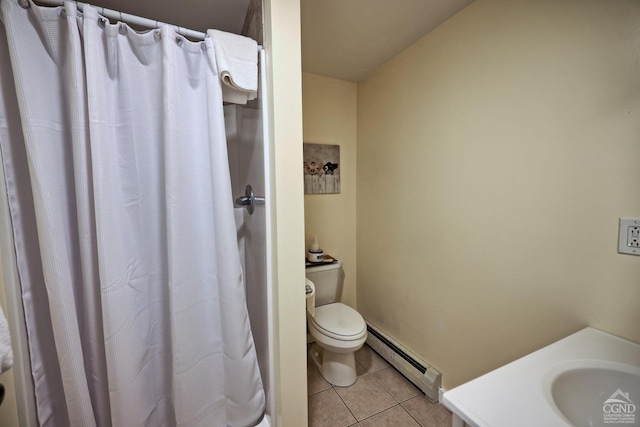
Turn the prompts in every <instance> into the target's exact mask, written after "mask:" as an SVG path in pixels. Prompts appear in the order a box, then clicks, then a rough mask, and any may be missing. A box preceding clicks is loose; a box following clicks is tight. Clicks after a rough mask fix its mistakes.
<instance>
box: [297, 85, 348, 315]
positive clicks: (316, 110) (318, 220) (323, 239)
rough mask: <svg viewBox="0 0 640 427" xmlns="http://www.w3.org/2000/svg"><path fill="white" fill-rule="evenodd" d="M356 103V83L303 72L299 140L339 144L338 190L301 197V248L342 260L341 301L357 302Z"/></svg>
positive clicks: (346, 302)
mask: <svg viewBox="0 0 640 427" xmlns="http://www.w3.org/2000/svg"><path fill="white" fill-rule="evenodd" d="M356 104H357V85H356V84H355V83H350V82H345V81H342V80H335V79H330V78H327V77H322V76H318V75H315V74H308V73H303V75H302V111H303V129H304V141H305V142H309V143H314V144H332V145H339V146H340V164H339V169H340V194H311V195H305V196H304V220H305V221H304V222H305V235H306V247H307V248H309V246H310V245H311V243H312V242H313V236H318V241H319V243H320V247H321V248H322V249H323V250H324V251H325V253H327V254H330V255H332V256H334V257H336V258H338V259H339V260H341V261H342V262H343V269H344V272H345V282H344V289H343V292H342V301H343V302H344V303H345V304H348V305H350V306H352V307H355V304H356V111H357V108H356Z"/></svg>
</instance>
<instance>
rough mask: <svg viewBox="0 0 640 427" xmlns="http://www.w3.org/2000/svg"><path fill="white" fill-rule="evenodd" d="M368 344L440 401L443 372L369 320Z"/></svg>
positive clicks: (428, 394)
mask: <svg viewBox="0 0 640 427" xmlns="http://www.w3.org/2000/svg"><path fill="white" fill-rule="evenodd" d="M367 332H368V337H367V344H368V345H369V347H371V348H372V349H373V350H375V352H376V353H378V354H379V355H380V356H381V357H382V358H383V359H385V360H386V361H387V362H388V363H389V364H390V365H391V366H393V367H394V368H396V369H397V370H398V372H400V373H401V374H402V375H404V376H405V377H406V378H407V379H408V380H409V381H411V382H412V383H413V384H414V385H415V386H416V387H418V388H419V389H420V390H422V392H423V393H424V394H425V395H426V396H427V397H428V398H429V399H430V400H431V401H432V402H437V401H438V390H439V389H440V385H441V383H442V374H440V372H438V371H437V370H436V369H434V368H433V367H432V366H429V365H428V364H426V363H424V362H423V361H422V360H420V359H418V358H417V357H416V356H415V355H413V354H411V353H410V352H409V351H408V350H407V349H405V348H404V347H402V345H400V344H398V343H397V342H395V341H393V340H392V339H391V338H389V337H388V336H386V335H384V334H383V333H382V332H381V331H380V329H378V328H376V327H375V326H373V325H372V324H371V323H369V322H367Z"/></svg>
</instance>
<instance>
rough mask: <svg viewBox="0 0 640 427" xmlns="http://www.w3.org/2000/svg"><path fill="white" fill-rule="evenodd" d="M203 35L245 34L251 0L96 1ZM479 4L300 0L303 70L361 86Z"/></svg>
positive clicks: (450, 0)
mask: <svg viewBox="0 0 640 427" xmlns="http://www.w3.org/2000/svg"><path fill="white" fill-rule="evenodd" d="M89 1H90V2H91V3H93V4H95V5H97V6H102V7H106V8H109V9H115V10H118V11H121V12H127V13H131V14H134V15H139V16H144V17H146V18H149V19H152V20H158V21H162V22H169V23H172V24H175V25H179V26H181V27H186V28H190V29H193V30H197V31H202V32H204V31H206V29H207V28H216V29H219V30H223V31H229V32H233V33H240V32H241V31H242V27H243V24H244V18H245V14H246V11H247V8H248V5H249V1H250V0H179V1H178V0H154V1H151V0H146V1H140V0H139V1H131V0H95V1H91V0H89ZM472 1H473V0H300V7H301V15H302V16H301V21H302V69H303V71H305V72H309V73H314V74H319V75H323V76H327V77H333V78H336V79H341V80H347V81H353V82H358V81H360V80H363V79H364V78H366V77H367V76H369V75H370V74H371V73H372V72H373V71H374V70H375V69H376V68H378V67H379V66H381V65H382V64H384V63H385V62H387V61H388V60H390V59H391V58H393V57H394V56H395V55H397V54H398V53H400V52H402V51H403V50H404V49H406V48H407V47H409V46H410V45H412V44H413V43H415V42H416V41H417V40H418V39H420V38H421V37H423V36H424V35H425V34H427V33H428V32H430V31H431V30H433V29H434V28H436V27H437V26H438V25H440V24H441V23H443V22H444V21H446V20H447V19H449V18H450V17H451V16H453V15H455V14H456V13H457V12H459V11H460V10H461V9H463V8H464V7H465V6H467V5H468V4H469V3H471V2H472Z"/></svg>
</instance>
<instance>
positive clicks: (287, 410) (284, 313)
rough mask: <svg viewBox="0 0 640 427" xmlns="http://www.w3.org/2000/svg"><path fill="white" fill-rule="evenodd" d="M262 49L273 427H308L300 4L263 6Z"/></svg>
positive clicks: (294, 0)
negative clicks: (269, 190)
mask: <svg viewBox="0 0 640 427" xmlns="http://www.w3.org/2000/svg"><path fill="white" fill-rule="evenodd" d="M265 49H266V53H267V79H268V81H269V85H268V91H269V100H270V106H269V108H270V111H269V120H268V123H269V129H270V133H271V141H270V142H271V149H272V153H273V162H272V165H271V166H272V167H273V168H274V170H273V174H272V177H273V182H272V184H273V187H274V188H275V194H273V195H272V197H271V198H270V203H269V209H270V212H271V215H272V217H271V230H273V231H274V233H275V234H274V246H273V248H272V251H271V252H272V254H273V257H274V260H273V267H274V274H273V276H274V277H273V278H274V280H275V284H274V285H275V289H274V293H273V300H272V306H271V310H272V312H271V314H272V315H273V319H274V322H275V328H274V331H273V332H274V342H273V344H274V348H273V350H274V351H273V354H274V365H275V370H274V372H273V378H274V379H275V381H274V383H275V384H274V385H275V388H276V389H275V402H271V404H272V405H273V406H274V408H273V409H272V410H273V411H275V413H274V415H275V420H276V423H275V425H276V426H285V427H288V426H301V427H304V426H306V425H307V377H306V372H307V369H306V360H307V359H306V314H305V295H304V286H303V284H304V264H303V263H302V260H301V257H302V254H303V253H304V198H303V186H302V179H300V165H301V163H302V71H301V69H300V63H301V58H300V2H299V0H267V1H266V2H265Z"/></svg>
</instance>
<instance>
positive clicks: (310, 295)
mask: <svg viewBox="0 0 640 427" xmlns="http://www.w3.org/2000/svg"><path fill="white" fill-rule="evenodd" d="M306 281H307V282H306V285H305V292H306V293H307V311H308V312H309V314H311V315H312V316H313V315H314V314H315V313H316V285H314V284H313V282H312V281H311V280H309V279H306Z"/></svg>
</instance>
